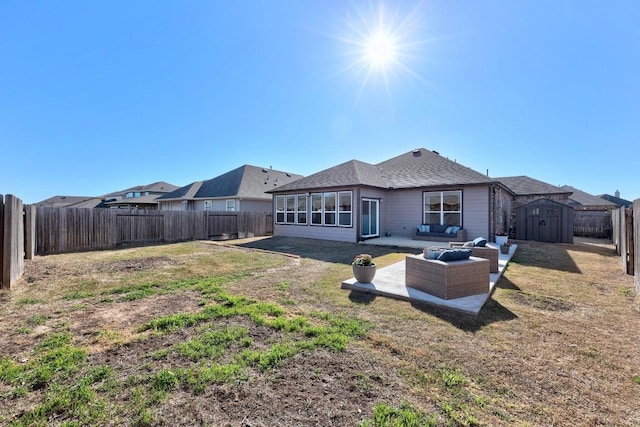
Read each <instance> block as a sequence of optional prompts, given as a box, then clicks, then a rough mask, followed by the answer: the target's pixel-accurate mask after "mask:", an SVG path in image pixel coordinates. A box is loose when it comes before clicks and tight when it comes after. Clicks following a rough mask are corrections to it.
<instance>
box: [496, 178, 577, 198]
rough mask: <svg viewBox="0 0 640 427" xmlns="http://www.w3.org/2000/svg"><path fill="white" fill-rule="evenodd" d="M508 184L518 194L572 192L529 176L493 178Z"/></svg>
mask: <svg viewBox="0 0 640 427" xmlns="http://www.w3.org/2000/svg"><path fill="white" fill-rule="evenodd" d="M493 179H494V180H496V181H500V182H501V183H503V184H504V185H506V186H507V187H508V188H509V189H511V191H513V192H514V193H515V194H516V195H518V196H525V195H529V196H531V195H544V194H571V191H567V190H563V189H562V188H560V187H558V186H557V185H552V184H548V183H546V182H543V181H538V180H537V179H533V178H529V177H528V176H524V175H522V176H504V177H501V178H493Z"/></svg>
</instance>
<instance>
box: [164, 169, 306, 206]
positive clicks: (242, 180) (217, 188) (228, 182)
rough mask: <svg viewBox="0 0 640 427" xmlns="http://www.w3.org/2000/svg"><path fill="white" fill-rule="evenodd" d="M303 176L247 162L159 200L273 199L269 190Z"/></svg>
mask: <svg viewBox="0 0 640 427" xmlns="http://www.w3.org/2000/svg"><path fill="white" fill-rule="evenodd" d="M300 178H302V175H296V174H292V173H288V172H282V171H278V170H274V169H271V168H269V169H266V168H261V167H257V166H251V165H244V166H240V167H239V168H237V169H234V170H232V171H229V172H227V173H225V174H222V175H220V176H217V177H215V178H211V179H209V180H207V181H196V182H193V183H191V184H189V185H186V186H184V187H181V188H178V189H177V190H175V191H172V192H171V193H168V194H164V195H162V196H160V197H158V199H157V200H158V201H168V200H192V199H214V198H221V197H234V198H235V197H238V198H245V199H264V200H271V196H270V195H268V194H266V192H267V191H269V190H272V189H274V188H276V187H280V186H282V185H286V184H288V183H291V182H293V181H296V180H298V179H300Z"/></svg>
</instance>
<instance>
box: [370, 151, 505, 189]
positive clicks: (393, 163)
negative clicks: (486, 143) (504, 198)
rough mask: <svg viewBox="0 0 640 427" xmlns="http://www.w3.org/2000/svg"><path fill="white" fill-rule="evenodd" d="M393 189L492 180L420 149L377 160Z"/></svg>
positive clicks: (488, 181) (486, 182) (483, 182)
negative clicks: (384, 159) (380, 160)
mask: <svg viewBox="0 0 640 427" xmlns="http://www.w3.org/2000/svg"><path fill="white" fill-rule="evenodd" d="M378 166H379V167H380V168H382V169H383V170H384V174H385V178H386V179H387V181H388V183H389V186H390V187H393V188H413V187H432V186H440V185H457V184H488V183H491V182H493V180H492V179H491V178H489V177H487V176H486V175H483V174H481V173H480V172H477V171H475V170H473V169H471V168H468V167H466V166H463V165H461V164H460V163H457V162H454V161H453V160H449V159H447V158H446V157H442V156H441V155H440V154H438V153H436V152H433V151H431V150H427V149H424V148H420V149H417V150H413V151H410V152H408V153H405V154H402V155H400V156H397V157H394V158H392V159H389V160H386V161H384V162H382V163H378Z"/></svg>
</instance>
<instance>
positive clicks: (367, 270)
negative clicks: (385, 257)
mask: <svg viewBox="0 0 640 427" xmlns="http://www.w3.org/2000/svg"><path fill="white" fill-rule="evenodd" d="M351 267H353V275H354V277H355V278H356V280H357V281H358V282H360V283H371V281H372V280H373V277H374V276H375V275H376V265H375V264H374V265H352V266H351Z"/></svg>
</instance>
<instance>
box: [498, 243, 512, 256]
mask: <svg viewBox="0 0 640 427" xmlns="http://www.w3.org/2000/svg"><path fill="white" fill-rule="evenodd" d="M509 249H511V247H510V246H507V245H501V246H500V252H502V253H503V254H505V255H506V254H508V253H509Z"/></svg>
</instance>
